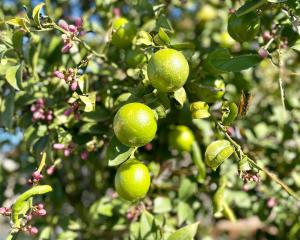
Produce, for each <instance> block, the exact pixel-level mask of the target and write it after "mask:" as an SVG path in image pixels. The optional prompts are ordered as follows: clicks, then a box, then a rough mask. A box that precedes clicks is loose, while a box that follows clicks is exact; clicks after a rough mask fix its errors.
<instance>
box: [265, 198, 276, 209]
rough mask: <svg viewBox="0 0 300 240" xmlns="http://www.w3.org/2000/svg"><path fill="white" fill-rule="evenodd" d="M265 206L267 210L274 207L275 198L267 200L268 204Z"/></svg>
mask: <svg viewBox="0 0 300 240" xmlns="http://www.w3.org/2000/svg"><path fill="white" fill-rule="evenodd" d="M267 206H268V208H273V207H275V206H276V200H275V198H269V200H268V202H267Z"/></svg>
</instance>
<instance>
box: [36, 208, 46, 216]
mask: <svg viewBox="0 0 300 240" xmlns="http://www.w3.org/2000/svg"><path fill="white" fill-rule="evenodd" d="M37 214H38V215H39V216H45V215H46V214H47V211H46V210H45V209H39V210H38V211H37Z"/></svg>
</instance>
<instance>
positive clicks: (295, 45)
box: [291, 39, 300, 52]
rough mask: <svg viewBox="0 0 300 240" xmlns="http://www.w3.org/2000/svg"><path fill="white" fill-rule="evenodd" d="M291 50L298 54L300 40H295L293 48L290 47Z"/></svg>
mask: <svg viewBox="0 0 300 240" xmlns="http://www.w3.org/2000/svg"><path fill="white" fill-rule="evenodd" d="M291 48H292V49H294V50H295V51H298V52H300V39H299V40H297V41H296V42H295V44H294V46H292V47H291Z"/></svg>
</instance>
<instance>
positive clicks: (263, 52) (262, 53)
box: [258, 48, 269, 59]
mask: <svg viewBox="0 0 300 240" xmlns="http://www.w3.org/2000/svg"><path fill="white" fill-rule="evenodd" d="M258 55H259V56H260V57H261V58H263V59H264V58H267V57H268V56H269V53H268V51H267V50H266V49H264V48H260V49H259V50H258Z"/></svg>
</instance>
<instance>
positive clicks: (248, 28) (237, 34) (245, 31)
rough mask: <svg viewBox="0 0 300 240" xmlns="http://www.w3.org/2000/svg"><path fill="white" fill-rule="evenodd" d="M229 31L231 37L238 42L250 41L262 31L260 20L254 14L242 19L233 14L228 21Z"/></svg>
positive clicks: (244, 16)
mask: <svg viewBox="0 0 300 240" xmlns="http://www.w3.org/2000/svg"><path fill="white" fill-rule="evenodd" d="M227 30H228V33H229V35H230V36H231V37H232V38H233V39H234V40H236V41H238V42H246V41H250V40H252V39H254V37H255V36H256V35H257V34H258V32H259V30H260V18H259V17H258V15H257V14H256V13H253V12H250V13H248V14H245V15H243V16H240V17H238V16H237V15H236V14H232V15H231V16H230V17H229V19H228V26H227Z"/></svg>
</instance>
